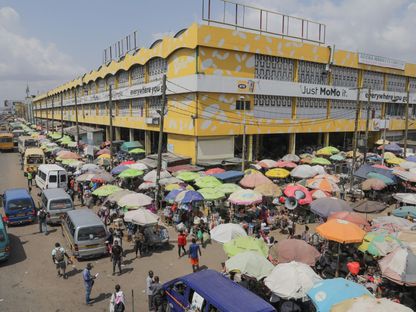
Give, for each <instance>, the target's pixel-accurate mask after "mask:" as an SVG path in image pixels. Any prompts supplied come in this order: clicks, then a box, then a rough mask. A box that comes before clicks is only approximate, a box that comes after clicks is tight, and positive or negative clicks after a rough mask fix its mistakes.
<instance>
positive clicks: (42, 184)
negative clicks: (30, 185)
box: [35, 164, 68, 190]
mask: <svg viewBox="0 0 416 312" xmlns="http://www.w3.org/2000/svg"><path fill="white" fill-rule="evenodd" d="M67 179H68V174H67V172H66V170H65V169H64V168H62V167H61V166H58V165H55V164H52V165H40V166H39V167H38V173H37V174H36V178H35V181H36V185H37V187H38V188H40V189H41V190H46V189H51V188H62V189H64V190H66V189H67V188H68V184H67Z"/></svg>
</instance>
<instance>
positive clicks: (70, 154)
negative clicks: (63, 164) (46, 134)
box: [58, 151, 81, 159]
mask: <svg viewBox="0 0 416 312" xmlns="http://www.w3.org/2000/svg"><path fill="white" fill-rule="evenodd" d="M58 156H59V158H60V159H80V158H81V156H80V155H78V154H77V153H73V152H69V151H63V152H60V153H58Z"/></svg>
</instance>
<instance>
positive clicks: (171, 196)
mask: <svg viewBox="0 0 416 312" xmlns="http://www.w3.org/2000/svg"><path fill="white" fill-rule="evenodd" d="M183 191H184V189H176V190H171V191H170V192H169V193H168V194H167V195H166V196H165V201H166V202H168V203H173V202H174V201H175V198H176V196H178V194H179V193H181V192H183Z"/></svg>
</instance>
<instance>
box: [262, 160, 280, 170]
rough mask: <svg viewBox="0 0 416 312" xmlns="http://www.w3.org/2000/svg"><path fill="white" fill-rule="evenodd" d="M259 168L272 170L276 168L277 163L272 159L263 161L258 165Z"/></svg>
mask: <svg viewBox="0 0 416 312" xmlns="http://www.w3.org/2000/svg"><path fill="white" fill-rule="evenodd" d="M258 165H259V166H261V167H262V168H266V169H270V168H276V167H277V162H276V161H274V160H272V159H263V160H261V161H260V162H259V163H258Z"/></svg>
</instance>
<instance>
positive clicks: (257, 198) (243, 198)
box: [228, 190, 263, 206]
mask: <svg viewBox="0 0 416 312" xmlns="http://www.w3.org/2000/svg"><path fill="white" fill-rule="evenodd" d="M228 200H229V201H230V203H232V204H235V205H244V206H247V205H253V204H258V203H261V202H262V200H263V197H262V195H261V194H260V193H258V192H255V191H253V190H239V191H236V192H234V193H232V194H231V195H230V197H229V198H228Z"/></svg>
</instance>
